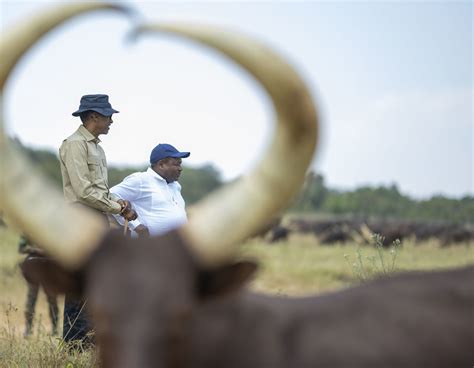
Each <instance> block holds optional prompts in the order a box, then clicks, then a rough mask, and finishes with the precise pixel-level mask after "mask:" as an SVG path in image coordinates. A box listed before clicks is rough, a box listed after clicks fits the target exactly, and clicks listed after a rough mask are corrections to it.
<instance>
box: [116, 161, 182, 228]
mask: <svg viewBox="0 0 474 368" xmlns="http://www.w3.org/2000/svg"><path fill="white" fill-rule="evenodd" d="M110 192H111V193H113V194H115V195H116V196H117V197H119V198H121V199H126V200H128V201H130V202H131V203H132V207H133V209H134V210H135V211H136V212H137V215H138V218H137V219H136V220H134V221H130V224H129V226H130V228H131V229H132V230H133V229H135V228H136V227H137V226H138V225H140V224H142V225H145V226H146V227H147V228H148V229H149V231H150V235H159V234H163V233H165V232H167V231H169V230H172V229H175V228H177V227H179V226H180V225H182V224H184V223H185V222H186V221H187V216H186V211H185V203H184V199H183V197H182V196H181V185H180V184H179V183H178V182H177V181H174V182H172V183H169V184H168V183H167V182H166V180H165V179H163V178H162V177H161V176H160V175H158V174H157V173H156V172H155V171H154V170H152V169H151V168H148V169H147V171H145V172H137V173H133V174H131V175H129V176H127V177H126V178H125V179H124V180H123V181H122V182H121V183H120V184H117V185H115V186H114V187H112V188H111V189H110ZM114 216H115V218H116V219H117V221H118V222H119V223H121V224H123V222H124V220H123V218H122V217H121V216H118V215H114Z"/></svg>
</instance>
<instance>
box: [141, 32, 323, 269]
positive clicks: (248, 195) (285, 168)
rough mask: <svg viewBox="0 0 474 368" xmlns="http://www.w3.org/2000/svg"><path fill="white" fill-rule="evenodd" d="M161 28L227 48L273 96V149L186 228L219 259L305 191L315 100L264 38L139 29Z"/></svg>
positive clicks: (201, 253)
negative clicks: (274, 117) (299, 193)
mask: <svg viewBox="0 0 474 368" xmlns="http://www.w3.org/2000/svg"><path fill="white" fill-rule="evenodd" d="M147 32H159V33H160V32H161V33H169V34H171V35H177V36H181V37H185V38H188V39H191V40H193V41H197V42H199V43H202V44H204V45H207V46H210V47H212V48H214V49H217V50H219V51H221V52H222V53H223V54H225V55H227V56H228V57H230V58H231V59H232V60H234V61H235V62H237V63H238V64H240V65H241V66H242V67H244V68H245V69H246V70H247V71H248V72H250V73H251V74H252V75H253V76H254V77H255V78H256V79H257V80H258V81H259V82H260V83H261V84H262V85H263V87H264V88H265V90H266V91H267V92H268V94H269V95H270V97H271V99H272V101H273V104H274V107H275V110H276V113H277V119H276V129H275V134H274V137H273V141H272V142H271V144H270V146H269V148H268V150H267V152H266V153H265V154H264V156H263V158H262V159H261V160H260V162H259V163H258V164H257V165H256V166H255V167H254V169H253V170H251V172H250V173H249V174H247V175H245V176H243V177H241V178H240V179H239V180H237V181H236V182H234V183H233V184H230V185H227V186H225V187H223V188H222V189H220V190H218V191H216V192H214V193H212V194H211V195H209V196H207V197H206V198H205V199H203V200H202V201H201V202H199V203H198V204H196V206H195V207H194V211H193V213H192V214H191V216H190V219H189V222H188V224H186V225H185V226H184V227H183V228H182V229H181V233H182V235H183V237H184V238H186V239H187V240H188V243H189V245H190V246H191V248H192V249H193V250H194V252H195V253H196V255H197V256H198V258H199V259H200V260H201V261H202V262H203V263H205V264H216V263H220V262H222V261H224V260H225V259H227V258H228V257H230V256H232V254H233V253H234V250H235V246H236V245H237V244H238V243H239V242H241V241H242V240H244V239H245V238H247V237H248V236H249V235H251V234H254V233H255V232H256V231H258V230H259V228H260V227H261V226H262V225H264V224H265V223H267V222H268V221H269V220H270V218H271V216H272V215H274V214H275V213H278V212H279V211H281V210H282V209H284V208H285V207H286V206H287V205H288V204H289V202H290V200H291V199H292V198H293V197H294V195H295V194H296V193H297V192H298V191H299V189H300V187H301V185H302V183H303V182H304V177H305V174H306V170H307V168H308V166H309V164H310V162H311V159H312V156H313V154H314V150H315V148H316V142H317V136H318V120H317V114H316V109H315V106H314V104H313V99H312V97H311V95H310V93H309V91H308V89H307V87H306V86H305V84H304V82H303V81H302V79H301V78H300V77H299V75H298V74H297V73H296V71H295V70H294V69H293V68H292V67H291V66H289V65H288V64H287V63H286V62H285V61H284V60H283V59H282V58H281V57H280V56H278V55H277V54H276V53H274V52H273V51H272V50H270V49H269V48H267V47H266V46H264V45H262V44H261V43H259V42H257V41H255V40H252V39H250V38H248V37H245V36H243V35H241V34H239V33H236V32H232V31H228V30H223V29H221V28H216V27H210V26H203V25H199V26H198V25H185V24H183V25H179V24H178V25H177V24H169V25H168V24H149V25H142V26H140V27H138V28H137V29H136V30H135V34H138V35H139V34H143V33H147Z"/></svg>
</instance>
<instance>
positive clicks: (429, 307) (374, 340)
mask: <svg viewBox="0 0 474 368" xmlns="http://www.w3.org/2000/svg"><path fill="white" fill-rule="evenodd" d="M102 8H112V9H118V10H120V9H121V8H120V7H118V6H115V5H104V4H101V3H90V2H81V3H77V4H72V5H71V4H67V5H65V6H62V7H60V8H59V9H57V10H54V11H52V12H48V13H44V14H36V15H35V17H34V18H33V19H31V20H29V21H27V22H25V23H23V24H20V25H19V26H18V27H17V28H15V29H13V30H10V31H9V32H6V34H5V35H3V34H2V40H1V43H0V54H1V55H2V59H1V61H2V62H1V64H0V86H1V89H2V97H3V87H4V85H5V82H6V80H7V77H8V75H9V73H10V71H11V70H12V68H13V67H14V65H15V64H16V62H17V61H18V59H19V58H20V57H21V56H22V55H23V53H24V52H25V51H26V50H28V48H29V47H31V46H32V45H33V44H34V43H35V42H36V41H37V40H38V39H39V38H40V37H41V36H42V34H44V33H45V32H47V31H48V30H50V29H52V28H54V27H55V26H56V25H58V24H60V23H61V22H63V21H64V20H66V19H68V18H70V17H72V16H74V15H76V14H80V13H84V12H86V11H89V10H94V9H102ZM140 30H141V32H143V31H156V30H158V31H161V32H168V33H171V34H176V35H180V36H183V37H188V38H190V39H192V40H195V41H198V42H202V43H204V44H206V45H209V46H211V47H213V48H216V49H218V50H220V51H222V52H223V53H225V54H226V55H228V56H230V57H231V58H232V59H234V60H235V61H237V62H238V63H239V64H240V65H241V66H243V67H244V68H245V69H247V70H249V71H250V72H251V73H252V74H253V75H254V76H255V77H256V78H257V79H258V80H259V81H260V82H261V84H262V85H263V86H264V88H265V89H266V91H267V92H268V93H269V95H270V96H271V98H272V101H273V102H274V104H275V110H276V112H277V122H278V124H277V129H276V131H275V137H274V139H273V142H272V143H271V145H270V148H269V150H268V151H267V153H266V154H265V155H264V156H263V158H262V160H261V162H260V163H259V164H258V165H257V166H256V167H255V169H254V170H253V171H252V172H251V173H250V174H249V175H248V176H244V177H242V179H240V180H239V181H237V182H235V183H233V184H232V185H230V186H228V187H227V188H224V189H223V190H221V191H219V192H218V193H215V194H213V195H212V196H210V197H209V198H207V199H206V200H204V201H203V202H202V203H200V204H199V205H198V206H197V208H196V210H195V211H194V212H193V215H192V216H191V217H190V221H189V224H187V225H185V226H183V227H182V228H181V229H179V230H178V231H174V232H172V233H169V234H167V235H164V236H162V237H158V238H152V239H146V240H144V239H140V240H132V239H126V238H124V237H122V236H121V235H120V234H119V233H116V232H107V230H106V229H105V228H104V227H102V226H101V225H100V221H97V218H96V217H95V216H94V215H93V214H92V213H89V212H87V211H85V210H80V209H77V208H68V207H67V206H65V205H64V204H62V202H61V199H60V195H59V194H58V193H55V192H52V191H51V190H49V191H48V189H47V188H48V186H47V185H45V184H44V183H43V182H42V181H41V180H40V179H39V178H38V177H36V176H32V172H33V170H32V168H31V166H30V165H29V164H28V162H27V161H25V160H24V159H23V158H22V157H21V155H19V154H18V153H17V152H15V151H14V149H12V148H11V146H10V145H9V144H8V140H7V139H6V137H5V134H4V130H3V120H2V121H0V123H1V124H2V125H0V159H1V161H0V163H1V169H2V175H0V188H1V190H0V206H1V208H2V209H4V210H5V213H6V214H7V215H8V216H9V218H11V219H12V220H13V221H14V222H15V223H16V224H17V226H19V227H20V228H21V230H22V231H23V232H24V233H26V234H28V235H29V236H30V237H31V238H32V239H33V240H34V241H35V242H36V243H38V244H39V245H41V246H43V247H44V248H45V249H46V250H47V251H48V253H49V254H50V255H51V256H52V257H54V258H55V259H57V260H58V262H60V263H61V264H62V265H63V266H64V267H67V268H69V269H71V270H73V269H75V270H76V272H78V273H79V274H80V275H82V277H83V280H84V282H85V284H84V285H81V284H78V283H76V280H77V279H76V278H75V277H72V278H63V277H60V278H61V281H62V284H63V286H64V287H66V288H76V289H78V288H80V287H81V286H84V287H85V292H86V295H87V297H88V298H89V305H90V307H91V310H92V313H93V317H94V323H95V326H96V330H97V337H98V341H99V344H100V354H101V357H102V360H103V362H104V367H106V368H107V367H144V368H146V367H234V366H235V367H259V368H260V367H277V368H278V367H318V366H320V367H347V366H350V367H370V366H374V367H380V366H384V367H387V366H388V367H391V366H392V367H407V366H408V367H420V366H426V367H455V366H470V365H472V363H473V353H472V342H473V329H472V307H473V290H472V285H473V268H472V267H470V268H467V269H465V270H452V271H445V272H438V273H435V272H432V273H426V274H408V275H401V276H397V277H394V278H391V279H386V280H378V281H375V282H373V283H371V284H368V285H364V286H360V287H358V288H353V289H348V290H345V291H342V292H338V293H334V294H328V295H324V296H319V297H310V298H281V297H271V296H265V295H257V294H252V293H249V292H246V291H244V290H243V289H242V287H241V286H242V285H243V283H244V282H245V280H246V279H247V278H248V277H249V276H250V275H251V274H252V273H253V271H254V270H255V268H256V266H255V264H254V263H252V262H246V261H240V262H236V261H233V252H232V246H235V245H236V244H238V243H239V242H240V241H241V240H243V239H244V238H245V237H246V236H248V235H249V234H253V233H255V231H257V230H258V229H259V228H261V227H262V226H263V225H264V222H265V221H266V220H267V219H268V218H270V217H271V216H272V215H274V214H275V213H279V211H280V210H281V209H282V208H284V207H285V206H286V205H287V204H288V203H289V201H290V200H291V198H292V197H293V196H294V195H295V194H296V193H297V191H298V190H299V187H300V185H301V183H302V182H303V180H304V174H305V171H306V168H307V167H308V165H309V162H310V160H311V158H312V155H313V152H314V148H315V143H316V138H317V119H316V111H315V108H314V106H313V102H312V98H311V96H310V95H309V93H308V91H307V89H306V87H305V85H304V83H303V82H302V80H301V79H300V78H299V76H298V75H297V73H296V72H295V71H294V70H293V69H292V68H291V67H289V66H288V65H287V64H286V63H285V62H284V61H283V60H282V59H281V58H280V57H279V56H278V55H276V54H274V53H273V52H271V51H270V50H269V49H268V48H266V47H265V46H264V45H262V44H260V43H258V42H255V41H252V40H249V39H248V38H246V37H244V36H242V35H238V34H235V33H232V32H229V31H222V30H219V29H215V28H212V27H205V26H193V27H187V26H180V25H161V26H149V27H142V28H141V29H140ZM249 209H251V211H249ZM58 213H59V215H58ZM43 218H48V227H45V226H44V223H43V221H42V219H43ZM71 224H74V226H71ZM83 229H89V230H90V231H87V232H86V231H83ZM77 270H79V271H77ZM46 271H48V272H51V273H55V272H57V275H60V274H61V272H62V273H64V270H62V269H61V268H60V267H51V268H48V269H47V270H46ZM71 272H72V271H69V272H68V273H69V274H71ZM40 275H41V277H47V276H48V275H49V274H48V273H47V272H42V273H40ZM78 291H80V290H78Z"/></svg>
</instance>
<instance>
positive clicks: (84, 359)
mask: <svg viewBox="0 0 474 368" xmlns="http://www.w3.org/2000/svg"><path fill="white" fill-rule="evenodd" d="M473 250H474V244H472V243H471V244H464V245H455V246H448V247H441V246H440V245H439V243H438V242H437V241H435V240H433V241H430V242H426V243H423V244H414V243H413V242H410V241H407V242H404V243H403V244H402V245H401V246H399V247H396V248H391V249H381V248H377V247H376V246H368V245H365V246H359V245H357V244H345V245H342V244H336V245H332V246H321V245H319V244H318V243H317V241H316V239H315V238H314V237H313V236H309V235H299V234H292V235H291V236H290V237H289V239H288V240H287V241H284V242H280V243H276V244H272V245H268V244H265V243H264V242H263V241H262V240H257V239H254V240H250V241H248V242H247V243H245V244H244V245H243V247H242V252H241V253H242V256H244V257H251V258H254V259H256V260H258V262H259V264H260V268H259V272H258V273H257V275H256V277H255V279H254V280H253V281H252V283H251V285H250V286H251V288H252V289H254V290H257V291H261V292H266V293H274V294H280V295H289V296H290V295H305V294H309V293H323V292H330V291H333V290H337V289H341V288H345V287H349V286H351V285H354V284H357V283H359V282H363V281H364V280H365V279H369V278H372V277H377V276H378V275H380V274H383V273H390V272H399V271H404V270H418V269H422V270H428V269H440V268H449V267H457V266H462V265H467V264H474V252H473ZM23 257H24V256H23V255H21V254H19V253H18V235H16V234H15V233H13V232H12V231H9V230H8V229H6V228H4V227H0V367H2V368H3V367H45V368H51V367H68V368H72V367H91V366H97V365H98V362H97V356H96V354H95V353H94V352H93V351H88V352H82V353H77V352H76V353H68V351H67V349H65V348H64V345H63V344H62V342H61V339H60V338H59V337H57V336H51V335H50V325H51V324H50V321H49V315H48V312H47V302H46V298H45V297H44V294H43V293H42V292H40V296H39V298H38V303H37V306H36V316H35V323H34V333H33V335H32V336H31V337H29V338H28V339H25V338H24V337H23V331H24V316H23V308H24V304H25V301H26V292H27V288H26V283H25V281H24V280H23V278H22V275H21V273H20V271H19V268H18V263H19V262H20V261H21V259H22V258H23ZM58 300H59V303H60V306H61V308H60V310H61V312H60V314H61V315H62V304H63V298H62V297H59V299H58ZM60 322H61V325H62V321H61V318H60Z"/></svg>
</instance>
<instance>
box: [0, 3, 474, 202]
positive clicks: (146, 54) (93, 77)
mask: <svg viewBox="0 0 474 368" xmlns="http://www.w3.org/2000/svg"><path fill="white" fill-rule="evenodd" d="M54 4H57V2H55V3H54V2H49V1H17V0H15V1H12V0H0V29H1V31H2V32H3V31H4V30H6V29H8V27H9V26H10V25H11V24H14V23H16V22H18V21H21V20H23V19H27V17H28V16H30V15H31V14H34V13H36V12H38V11H41V10H43V9H47V8H48V7H50V6H54ZM126 4H128V5H129V6H130V7H131V8H133V9H135V10H136V12H137V14H138V16H139V19H140V20H141V21H143V22H151V23H153V22H159V21H166V22H169V21H171V22H173V21H180V22H182V21H186V22H197V23H205V24H212V25H217V26H222V27H225V28H229V29H233V30H236V31H238V32H241V33H244V34H247V35H249V36H251V37H254V38H257V39H259V40H260V41H262V42H264V43H266V44H267V45H269V46H271V47H272V48H273V49H274V50H275V51H277V52H278V53H279V54H280V55H282V56H284V57H285V58H286V59H287V60H288V61H289V62H290V63H291V64H292V65H293V66H294V68H295V69H296V70H297V71H298V72H299V73H300V75H301V76H302V77H303V78H304V80H305V82H306V83H307V85H308V88H309V90H310V91H311V93H312V95H313V98H314V102H315V104H316V106H317V109H318V111H319V114H320V117H321V139H320V144H319V146H318V149H317V151H316V153H315V156H314V159H313V162H312V164H311V169H312V170H314V171H317V172H319V173H321V174H322V175H323V176H324V178H325V180H326V184H327V186H329V187H330V188H335V189H341V190H352V189H355V188H358V187H361V186H366V185H369V186H379V185H385V186H386V185H393V184H396V185H397V186H398V188H399V190H400V191H401V192H402V193H403V194H405V195H409V196H411V197H413V198H419V199H423V198H429V197H431V196H433V195H445V196H448V197H453V198H460V197H462V196H465V195H471V196H473V195H474V172H473V155H474V153H473V141H474V131H473V71H472V69H473V29H472V27H473V13H474V10H473V4H472V2H470V1H437V2H430V1H396V2H387V1H366V2H364V1H357V2H355V1H345V2H337V1H334V2H326V1H324V2H323V1H286V2H283V1H278V2H277V1H265V2H264V1H261V2H253V1H241V2H235V1H213V2H210V1H207V2H201V1H192V2H181V1H169V2H162V1H144V2H139V1H129V2H126ZM130 29H131V22H130V20H129V19H127V18H125V17H124V16H122V15H120V14H117V13H114V12H110V11H101V12H95V13H91V14H88V15H83V16H81V17H79V18H76V19H74V20H72V21H69V22H68V23H66V24H64V25H63V26H61V27H59V28H57V29H56V30H54V31H53V32H51V33H49V34H48V35H46V36H45V37H44V38H43V39H42V40H41V41H40V42H39V43H38V44H37V45H36V46H35V47H34V49H32V50H30V51H29V53H28V54H27V55H26V56H25V57H24V58H23V59H22V61H21V62H20V63H19V64H18V67H17V68H16V69H15V71H14V73H13V74H12V77H11V78H10V80H9V82H8V84H7V86H6V89H5V96H4V114H5V119H6V123H7V129H8V131H9V133H10V134H11V135H13V136H17V137H19V138H20V139H21V141H22V142H23V143H24V144H27V145H30V146H33V147H37V148H45V149H50V150H53V151H55V152H57V150H58V148H59V146H60V144H61V142H62V140H63V139H65V138H67V137H68V136H69V135H70V134H72V133H73V132H74V130H75V129H76V128H77V127H78V126H79V124H80V121H79V119H78V118H75V117H73V116H72V115H71V113H72V112H73V111H75V110H76V109H77V108H78V106H79V100H80V97H81V96H82V95H84V94H90V93H106V94H108V95H109V96H110V102H111V103H112V106H113V107H114V108H115V109H117V110H119V111H120V113H119V114H115V115H114V116H113V120H114V123H113V125H112V127H111V129H110V132H109V134H108V135H107V136H101V139H102V142H103V143H102V146H103V148H104V150H105V152H106V154H107V159H108V162H109V165H115V166H128V165H145V164H146V163H147V161H148V158H149V154H150V151H151V150H152V149H153V147H154V146H155V145H156V144H158V143H170V144H173V145H174V146H176V147H177V148H178V149H179V150H182V151H191V156H190V157H189V158H187V159H184V162H183V163H184V165H188V166H191V167H200V166H202V165H205V164H212V165H213V166H214V167H215V168H217V169H218V170H219V171H220V172H221V174H222V177H223V179H224V180H230V179H233V178H235V177H237V176H239V175H242V174H243V173H245V172H246V171H248V170H249V169H250V168H251V167H253V165H254V164H255V162H256V160H258V158H259V157H260V155H261V154H262V153H263V152H264V150H265V148H266V146H267V145H268V144H269V137H270V135H271V133H272V131H273V118H274V113H273V108H272V106H271V104H270V102H269V99H268V97H267V96H266V94H265V93H264V91H263V90H262V88H261V87H260V86H259V85H258V83H256V82H255V81H254V80H253V79H252V78H251V77H250V76H249V75H248V74H247V73H246V72H245V71H243V70H242V69H241V68H240V67H238V66H236V65H235V64H233V62H231V61H229V60H228V59H226V58H225V57H223V56H221V55H220V54H218V53H216V52H215V51H212V50H210V49H207V48H204V47H202V46H199V45H197V44H194V43H191V42H188V41H183V40H181V39H177V38H172V37H168V36H166V35H158V34H153V35H144V36H142V37H141V38H139V39H138V40H137V41H136V42H133V43H132V42H126V35H127V32H128V31H129V30H130Z"/></svg>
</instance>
